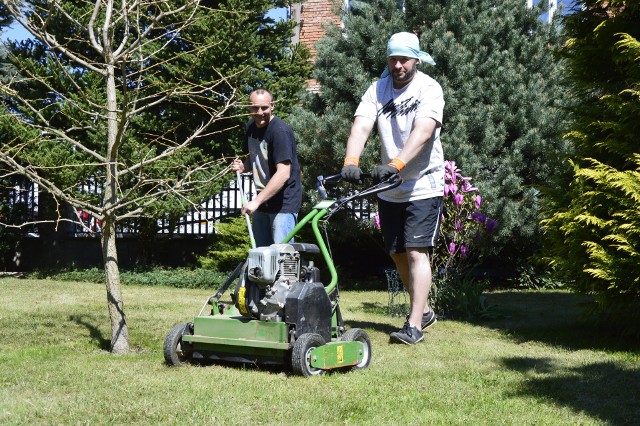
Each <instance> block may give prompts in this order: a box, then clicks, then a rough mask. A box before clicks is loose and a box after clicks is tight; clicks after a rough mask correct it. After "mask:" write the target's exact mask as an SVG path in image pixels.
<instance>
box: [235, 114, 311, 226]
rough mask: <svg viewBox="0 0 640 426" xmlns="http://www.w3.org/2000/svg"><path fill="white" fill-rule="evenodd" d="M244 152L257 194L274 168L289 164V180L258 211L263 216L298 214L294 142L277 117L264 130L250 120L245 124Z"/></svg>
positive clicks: (298, 183) (299, 191) (299, 185)
mask: <svg viewBox="0 0 640 426" xmlns="http://www.w3.org/2000/svg"><path fill="white" fill-rule="evenodd" d="M245 152H248V153H249V160H250V162H251V168H252V171H253V180H254V183H255V185H256V188H257V190H258V192H260V191H261V190H262V189H264V187H265V186H266V185H267V182H269V179H271V176H273V175H274V174H275V173H276V164H278V163H283V162H285V161H290V162H291V176H289V179H288V180H287V182H286V183H285V185H284V186H283V187H282V189H281V190H280V191H278V193H277V194H275V195H274V196H273V197H271V198H270V199H269V200H267V201H266V202H264V203H262V204H261V205H260V207H259V208H258V210H260V211H261V212H265V213H298V212H299V211H300V206H301V204H302V182H301V180H300V165H299V164H298V156H297V154H296V139H295V137H294V135H293V130H291V127H289V125H288V124H287V123H285V122H284V121H282V120H281V119H280V118H278V117H275V116H274V117H272V118H271V121H269V124H267V125H266V126H265V127H262V128H259V127H256V125H255V122H254V121H253V120H250V121H249V123H248V124H247V130H246V139H245Z"/></svg>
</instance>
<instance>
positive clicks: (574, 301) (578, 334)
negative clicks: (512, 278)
mask: <svg viewBox="0 0 640 426" xmlns="http://www.w3.org/2000/svg"><path fill="white" fill-rule="evenodd" d="M487 301H488V303H489V304H490V305H493V308H492V312H493V313H494V316H495V317H496V319H487V320H483V321H481V322H478V323H477V324H478V325H482V326H485V327H489V328H493V329H496V330H500V331H501V332H503V333H504V334H506V335H508V336H509V337H511V338H512V339H514V340H516V341H519V342H526V341H538V342H542V343H546V344H550V345H555V346H560V347H563V348H566V349H569V350H579V349H593V350H604V351H625V352H631V353H637V354H640V342H639V341H638V340H637V339H635V338H631V337H625V336H623V335H622V334H621V333H619V332H617V331H616V330H612V329H611V328H609V327H607V326H606V324H605V322H598V321H597V318H594V317H588V316H587V315H586V314H585V310H586V308H587V307H588V305H589V304H590V303H591V302H592V298H591V297H590V296H583V295H578V294H574V293H569V292H561V291H542V292H528V291H512V292H500V293H489V294H487Z"/></svg>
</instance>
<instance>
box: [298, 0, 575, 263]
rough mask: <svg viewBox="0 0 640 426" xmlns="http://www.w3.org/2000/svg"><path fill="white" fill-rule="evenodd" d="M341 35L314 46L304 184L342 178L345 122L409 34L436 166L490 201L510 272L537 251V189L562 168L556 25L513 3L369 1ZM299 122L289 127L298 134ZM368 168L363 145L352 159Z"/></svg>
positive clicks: (496, 248)
mask: <svg viewBox="0 0 640 426" xmlns="http://www.w3.org/2000/svg"><path fill="white" fill-rule="evenodd" d="M354 4H355V7H354V8H353V9H352V11H351V13H349V14H348V15H347V16H346V19H345V22H344V29H343V30H340V29H329V31H328V33H327V34H328V36H327V37H325V38H324V39H322V40H321V41H320V42H319V43H318V44H317V48H318V57H317V60H316V67H315V70H314V72H315V77H316V78H317V79H318V81H319V82H320V84H321V93H320V94H317V95H310V96H309V98H308V99H307V101H306V104H305V108H304V110H303V111H300V112H298V113H297V120H294V121H293V122H294V125H297V127H296V131H297V132H298V134H299V135H300V138H299V139H300V140H301V145H302V147H301V148H300V154H301V157H302V158H303V161H304V160H307V162H308V163H309V161H308V160H310V159H312V162H313V164H308V166H307V170H309V169H311V170H313V172H311V173H309V174H311V175H312V176H315V175H316V174H323V173H324V174H328V171H337V170H339V169H340V167H341V164H342V159H343V157H344V149H345V144H346V140H347V136H348V133H349V129H350V125H351V122H352V120H353V117H352V115H353V112H354V111H355V108H356V106H357V104H358V102H359V99H360V96H362V94H363V93H364V91H365V90H366V88H367V87H368V85H369V84H370V83H371V82H373V81H375V80H376V79H377V78H379V76H380V73H381V71H382V70H383V69H384V67H385V64H386V61H385V49H386V42H387V40H388V38H389V37H390V36H391V35H392V34H393V33H395V32H398V31H413V32H415V33H416V34H417V35H418V36H419V38H420V44H421V48H422V49H423V50H425V51H427V52H429V53H430V54H431V55H432V57H433V58H434V60H435V62H436V66H435V67H431V66H429V65H426V64H421V65H420V66H419V69H421V70H422V71H423V72H426V73H428V74H429V75H431V76H432V77H434V78H435V79H436V80H437V81H438V82H439V83H440V84H441V85H442V87H443V90H444V94H445V102H446V105H445V110H444V123H443V129H442V133H441V138H442V142H443V147H444V150H445V157H446V158H447V159H450V160H454V161H456V164H458V165H459V166H460V168H461V169H462V170H463V172H464V174H465V175H468V176H471V177H472V178H473V181H474V183H475V184H476V185H477V186H478V187H479V188H480V192H481V193H482V194H483V196H485V197H486V200H487V202H488V214H489V215H490V216H491V217H493V218H495V219H496V220H497V221H498V223H499V227H498V229H497V231H496V232H495V234H494V240H493V243H492V246H491V248H490V250H491V252H492V253H494V254H495V259H497V261H498V262H499V263H500V264H501V265H513V264H514V263H516V261H518V258H520V261H522V259H523V258H524V257H526V256H527V255H530V254H532V253H533V252H534V251H535V250H536V249H537V247H538V240H539V234H540V231H539V225H538V213H539V197H538V193H539V187H541V186H542V185H544V184H546V183H547V182H548V181H549V180H550V179H551V178H552V176H554V175H555V174H556V173H558V170H560V165H559V159H560V158H562V157H563V155H562V154H563V153H564V152H565V151H566V150H567V149H568V144H567V143H566V142H565V141H563V140H562V138H561V134H562V130H563V126H564V125H565V123H564V119H563V117H564V115H563V113H562V108H563V105H564V95H563V94H564V93H565V88H564V86H563V83H562V81H561V79H560V75H561V71H562V66H561V64H560V63H558V62H557V61H556V60H554V56H553V53H554V48H555V47H557V46H558V44H559V43H561V38H560V35H559V33H558V30H557V27H556V26H555V24H554V25H548V24H546V23H544V22H542V21H541V20H539V19H538V16H539V14H540V9H536V8H534V9H531V10H530V9H527V8H526V7H525V5H524V3H523V2H522V1H520V0H508V1H501V2H494V1H489V0H482V1H469V0H440V1H428V2H427V1H424V0H407V1H406V2H405V3H404V5H405V11H404V12H403V11H402V10H399V9H398V2H396V1H387V0H379V1H374V2H367V3H361V2H356V3H354ZM296 123H297V124H296ZM361 161H362V164H363V167H364V169H371V168H372V167H373V166H374V165H375V164H376V162H377V161H378V141H377V140H376V138H375V137H374V138H372V139H371V140H370V141H369V143H368V146H367V148H366V149H365V155H364V156H363V158H362V159H361Z"/></svg>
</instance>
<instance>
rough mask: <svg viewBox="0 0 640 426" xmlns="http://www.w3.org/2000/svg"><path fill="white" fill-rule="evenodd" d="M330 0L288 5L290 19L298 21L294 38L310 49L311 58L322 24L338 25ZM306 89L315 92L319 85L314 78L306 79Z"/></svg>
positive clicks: (321, 30) (313, 56) (314, 54)
mask: <svg viewBox="0 0 640 426" xmlns="http://www.w3.org/2000/svg"><path fill="white" fill-rule="evenodd" d="M334 7H335V6H334V3H333V2H332V1H331V0H307V1H305V2H304V3H295V4H292V5H291V6H290V16H291V19H293V20H295V21H296V22H298V28H297V31H296V36H295V40H294V41H297V42H301V43H304V44H305V45H306V46H307V47H308V48H309V50H310V51H311V56H312V60H314V58H315V56H316V49H315V46H314V44H315V43H316V42H317V41H318V40H320V38H322V36H323V35H324V33H325V31H324V28H323V27H324V26H327V25H330V24H333V25H336V26H340V24H341V23H340V17H339V16H338V15H336V14H335V13H334V12H333V10H334ZM307 84H308V90H310V91H312V92H316V91H318V90H319V89H320V85H319V84H318V82H317V81H315V80H313V79H312V80H308V81H307Z"/></svg>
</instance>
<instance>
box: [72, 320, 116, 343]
mask: <svg viewBox="0 0 640 426" xmlns="http://www.w3.org/2000/svg"><path fill="white" fill-rule="evenodd" d="M88 319H90V317H88V316H86V315H70V316H69V321H72V322H75V323H76V324H78V325H81V326H83V327H85V328H86V329H87V330H88V331H89V336H90V337H91V340H93V341H94V342H96V343H97V344H98V346H99V347H100V349H102V350H106V351H108V350H109V349H110V348H111V339H105V338H104V336H103V335H102V333H101V332H100V330H98V328H97V327H96V326H95V325H94V324H93V323H97V321H96V320H94V321H88Z"/></svg>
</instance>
